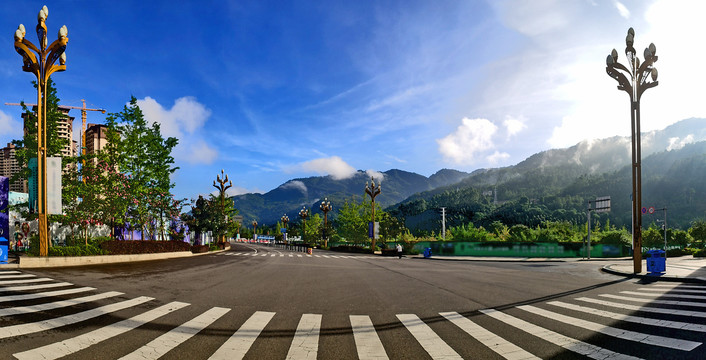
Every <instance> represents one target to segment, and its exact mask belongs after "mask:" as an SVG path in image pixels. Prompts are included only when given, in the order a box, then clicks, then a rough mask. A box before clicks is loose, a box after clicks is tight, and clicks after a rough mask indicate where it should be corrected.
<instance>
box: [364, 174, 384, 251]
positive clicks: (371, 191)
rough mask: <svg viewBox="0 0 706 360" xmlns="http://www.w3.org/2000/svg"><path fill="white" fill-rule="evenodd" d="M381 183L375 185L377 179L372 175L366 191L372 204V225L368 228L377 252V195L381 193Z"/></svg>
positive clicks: (366, 185) (373, 246) (373, 248)
mask: <svg viewBox="0 0 706 360" xmlns="http://www.w3.org/2000/svg"><path fill="white" fill-rule="evenodd" d="M380 187H381V185H380V184H378V185H377V186H376V185H375V179H374V178H373V177H372V176H371V177H370V186H368V182H367V181H366V182H365V193H366V194H368V195H370V205H371V207H372V208H371V212H370V213H371V215H370V227H369V228H368V235H369V236H370V239H372V250H373V252H375V197H376V196H378V195H380Z"/></svg>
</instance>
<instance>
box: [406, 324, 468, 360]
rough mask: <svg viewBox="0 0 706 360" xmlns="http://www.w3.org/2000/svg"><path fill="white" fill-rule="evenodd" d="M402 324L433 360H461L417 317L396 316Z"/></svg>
mask: <svg viewBox="0 0 706 360" xmlns="http://www.w3.org/2000/svg"><path fill="white" fill-rule="evenodd" d="M397 319H399V320H400V321H401V322H402V324H404V326H405V327H406V328H407V330H409V332H410V333H412V335H413V336H414V338H415V339H417V342H419V344H420V345H421V346H422V347H423V348H424V350H426V352H428V353H429V355H430V356H431V357H432V358H433V359H444V360H446V359H462V358H461V356H460V355H459V354H458V353H456V352H455V351H454V350H453V349H452V348H451V346H449V345H448V344H447V343H445V342H444V340H442V339H441V338H440V337H439V335H437V334H436V333H435V332H434V330H432V329H431V328H430V327H429V325H427V324H425V323H424V322H423V321H422V320H421V319H420V318H419V317H417V315H414V314H397Z"/></svg>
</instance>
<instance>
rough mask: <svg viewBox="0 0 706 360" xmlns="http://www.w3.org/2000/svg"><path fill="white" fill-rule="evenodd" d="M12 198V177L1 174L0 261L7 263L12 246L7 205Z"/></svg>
mask: <svg viewBox="0 0 706 360" xmlns="http://www.w3.org/2000/svg"><path fill="white" fill-rule="evenodd" d="M9 198H10V178H7V177H4V176H0V263H5V264H6V263H7V251H8V248H9V247H10V222H9V220H10V219H9V216H8V215H9V214H8V209H7V205H8V202H9V200H10V199H9Z"/></svg>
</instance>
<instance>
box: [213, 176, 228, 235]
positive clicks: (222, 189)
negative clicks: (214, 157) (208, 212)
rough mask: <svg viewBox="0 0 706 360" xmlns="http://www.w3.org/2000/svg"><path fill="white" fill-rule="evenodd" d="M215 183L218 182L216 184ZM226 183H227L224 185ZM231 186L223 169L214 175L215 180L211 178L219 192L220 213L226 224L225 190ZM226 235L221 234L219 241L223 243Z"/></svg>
mask: <svg viewBox="0 0 706 360" xmlns="http://www.w3.org/2000/svg"><path fill="white" fill-rule="evenodd" d="M216 183H218V184H217V185H216ZM226 183H227V185H226ZM231 186H233V182H232V181H229V180H228V175H226V174H224V173H223V169H221V175H216V180H213V187H214V188H216V189H218V191H219V192H220V198H221V214H222V215H223V216H225V220H226V224H227V223H228V215H225V212H226V190H228V189H230V187H231ZM225 237H226V235H225V234H222V235H221V239H220V242H222V243H225V242H226V239H225Z"/></svg>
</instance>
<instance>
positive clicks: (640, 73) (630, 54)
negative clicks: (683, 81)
mask: <svg viewBox="0 0 706 360" xmlns="http://www.w3.org/2000/svg"><path fill="white" fill-rule="evenodd" d="M634 41H635V30H633V28H630V29H629V30H628V35H627V36H626V38H625V44H626V47H625V56H626V57H627V60H628V63H629V65H628V66H627V67H626V66H624V65H623V64H620V63H618V52H617V51H616V50H615V49H613V51H612V52H611V53H610V55H608V58H606V68H605V69H606V72H607V73H608V75H609V76H610V77H612V78H613V79H615V80H616V81H617V82H618V90H623V91H625V92H626V93H628V95H629V96H630V119H631V125H632V231H633V257H632V258H633V271H634V272H635V273H636V274H637V273H640V272H642V167H641V162H642V161H641V159H642V150H641V146H640V98H641V97H642V93H643V92H644V91H645V90H647V89H649V88H652V87H655V86H657V84H658V82H657V69H656V68H655V67H654V63H655V62H656V61H657V48H656V47H655V44H650V46H649V47H648V48H646V49H645V51H644V56H645V61H644V62H642V63H640V59H639V58H638V57H637V55H636V51H635V48H634V47H633V43H634ZM650 78H651V80H650Z"/></svg>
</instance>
